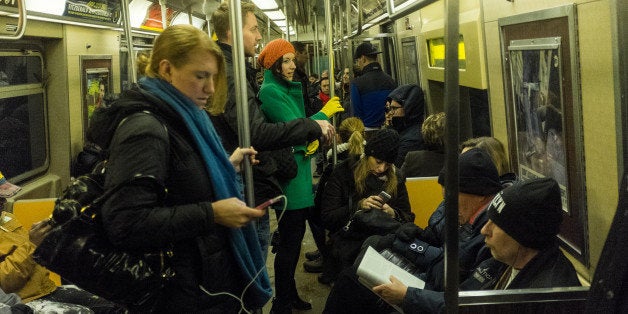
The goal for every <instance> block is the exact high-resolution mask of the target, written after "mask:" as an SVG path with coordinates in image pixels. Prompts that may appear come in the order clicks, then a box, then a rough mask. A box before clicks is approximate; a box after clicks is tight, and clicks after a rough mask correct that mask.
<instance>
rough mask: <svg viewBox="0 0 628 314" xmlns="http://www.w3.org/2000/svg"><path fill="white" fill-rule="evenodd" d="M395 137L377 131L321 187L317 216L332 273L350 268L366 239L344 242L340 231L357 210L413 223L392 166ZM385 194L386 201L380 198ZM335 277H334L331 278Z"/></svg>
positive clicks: (393, 133)
mask: <svg viewBox="0 0 628 314" xmlns="http://www.w3.org/2000/svg"><path fill="white" fill-rule="evenodd" d="M398 146H399V134H397V132H396V131H395V130H392V129H383V130H379V131H377V132H376V133H375V134H373V135H372V136H371V138H370V139H369V140H368V141H367V143H366V146H365V147H364V154H363V155H362V156H361V157H359V158H358V159H357V160H355V158H347V159H346V160H345V161H343V162H342V163H340V164H338V165H337V166H336V167H335V168H334V171H333V172H332V174H331V177H330V178H329V180H328V181H327V184H326V185H325V190H324V192H323V200H322V204H321V214H322V218H323V223H324V225H325V228H326V229H327V230H329V232H330V234H331V246H332V248H331V252H332V253H331V254H332V255H333V257H334V260H335V261H336V262H337V265H336V267H335V273H336V274H337V273H338V272H340V271H341V270H342V269H344V268H346V267H348V266H350V265H351V264H352V263H353V262H354V260H355V258H356V257H357V255H358V252H359V250H360V246H361V245H362V242H363V241H364V240H365V239H366V237H368V236H370V235H372V234H364V235H363V237H362V238H355V239H348V238H345V237H342V235H341V234H340V231H341V230H342V227H343V226H345V225H346V224H347V223H348V222H349V220H350V219H351V217H352V215H353V214H354V213H355V212H357V211H358V210H365V211H369V210H377V211H382V212H383V213H385V215H382V217H387V218H390V219H395V220H397V221H399V222H402V223H403V222H412V221H414V214H413V213H412V211H411V210H410V202H409V200H408V191H407V190H406V186H405V179H404V178H403V177H402V176H401V175H400V174H399V172H398V171H397V169H396V167H395V165H394V162H395V158H396V157H397V149H398V148H399V147H398ZM381 192H385V193H387V194H388V195H389V196H390V199H388V200H387V199H384V198H382V194H383V193H381ZM334 275H335V274H334Z"/></svg>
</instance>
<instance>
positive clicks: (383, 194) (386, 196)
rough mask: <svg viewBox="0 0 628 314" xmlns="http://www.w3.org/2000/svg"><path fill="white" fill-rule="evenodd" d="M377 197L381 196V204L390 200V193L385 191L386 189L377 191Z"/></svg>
mask: <svg viewBox="0 0 628 314" xmlns="http://www.w3.org/2000/svg"><path fill="white" fill-rule="evenodd" d="M379 197H381V198H382V204H386V203H388V201H390V198H391V196H390V194H388V193H386V191H381V192H379Z"/></svg>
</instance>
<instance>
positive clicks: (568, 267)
mask: <svg viewBox="0 0 628 314" xmlns="http://www.w3.org/2000/svg"><path fill="white" fill-rule="evenodd" d="M507 269H508V267H507V265H505V264H503V263H500V262H498V261H497V260H495V259H494V258H489V259H487V260H485V261H484V262H482V263H481V264H480V265H478V267H477V268H476V269H475V271H474V272H473V274H472V275H471V276H469V278H468V279H467V280H465V281H464V282H463V283H461V284H460V290H463V291H466V290H490V289H494V287H495V285H496V284H497V282H498V281H499V279H500V278H501V276H502V274H504V272H505V271H506V270H507ZM574 286H580V281H579V280H578V276H577V274H576V270H575V269H574V267H573V265H572V264H571V262H569V260H568V259H567V258H566V257H565V255H564V254H563V253H562V252H561V251H560V249H559V248H558V246H557V245H555V246H552V247H550V248H548V249H545V250H543V251H540V252H539V253H538V254H537V255H536V256H535V257H534V258H533V259H532V260H531V261H530V262H528V264H527V265H526V266H525V267H523V269H521V271H520V272H519V274H517V276H516V277H515V279H513V281H512V282H511V283H510V285H509V286H508V287H507V288H506V289H527V288H552V287H574ZM402 308H403V311H404V312H405V313H443V312H444V311H445V301H444V297H443V293H442V292H436V291H432V290H423V289H417V288H408V291H407V293H406V297H405V299H404V300H403V305H402Z"/></svg>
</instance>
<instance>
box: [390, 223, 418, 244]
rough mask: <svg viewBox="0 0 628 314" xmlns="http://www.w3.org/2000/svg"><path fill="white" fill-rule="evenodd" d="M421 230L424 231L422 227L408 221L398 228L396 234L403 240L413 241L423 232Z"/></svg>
mask: <svg viewBox="0 0 628 314" xmlns="http://www.w3.org/2000/svg"><path fill="white" fill-rule="evenodd" d="M421 232H423V229H421V227H419V226H417V225H415V224H414V223H412V222H406V223H404V224H403V225H401V227H399V229H397V231H396V232H395V235H396V236H397V238H398V239H399V240H401V241H405V242H412V241H413V240H414V239H415V238H417V237H418V236H419V235H420V234H421Z"/></svg>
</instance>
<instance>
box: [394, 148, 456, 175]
mask: <svg viewBox="0 0 628 314" xmlns="http://www.w3.org/2000/svg"><path fill="white" fill-rule="evenodd" d="M444 165H445V153H444V152H442V151H432V150H417V151H410V152H408V153H407V154H406V158H405V161H404V162H403V165H402V166H401V172H402V173H403V175H404V176H405V177H406V178H413V177H436V176H438V174H439V173H440V171H441V170H442V169H443V166H444Z"/></svg>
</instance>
